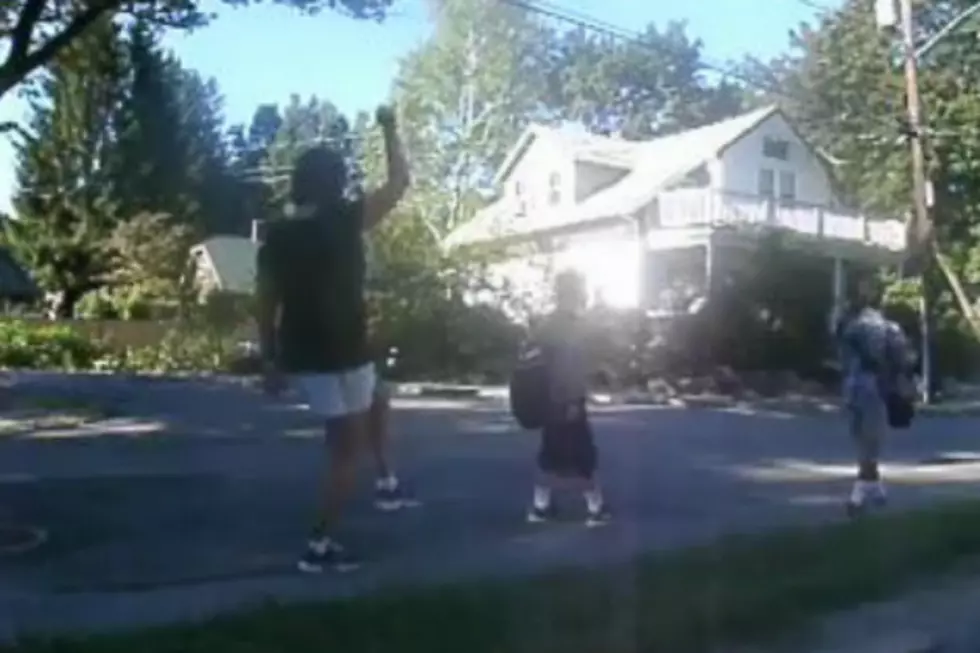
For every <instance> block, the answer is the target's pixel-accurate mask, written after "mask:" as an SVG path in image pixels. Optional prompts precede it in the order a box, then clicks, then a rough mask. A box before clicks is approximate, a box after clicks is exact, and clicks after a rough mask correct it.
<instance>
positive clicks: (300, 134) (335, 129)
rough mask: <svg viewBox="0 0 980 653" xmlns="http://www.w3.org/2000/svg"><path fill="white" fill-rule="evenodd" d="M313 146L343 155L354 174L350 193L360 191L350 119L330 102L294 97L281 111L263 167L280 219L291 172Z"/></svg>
mask: <svg viewBox="0 0 980 653" xmlns="http://www.w3.org/2000/svg"><path fill="white" fill-rule="evenodd" d="M314 145H327V146H329V147H332V148H334V149H336V150H338V151H340V152H341V153H342V154H343V155H344V156H345V158H346V159H347V162H348V170H349V171H350V172H351V178H350V182H351V186H350V190H351V192H352V193H356V192H357V190H358V188H359V180H360V173H359V172H358V165H357V163H358V162H357V157H356V148H355V145H354V136H353V134H352V133H351V128H350V123H349V122H348V121H347V118H345V117H344V115H343V114H342V113H341V112H340V110H339V109H337V107H336V106H334V105H333V104H332V103H330V102H327V101H324V100H320V99H318V98H317V97H315V96H314V97H311V98H310V99H309V100H306V101H304V100H302V99H301V98H300V96H298V95H294V96H293V97H291V98H290V101H289V104H287V105H286V106H285V107H284V108H283V110H282V123H281V124H280V125H279V129H278V130H277V131H276V136H275V139H273V141H272V143H271V144H270V145H269V146H268V154H267V156H266V159H265V162H264V166H263V167H264V169H265V170H264V172H265V179H266V180H267V181H268V184H269V187H270V189H271V205H272V207H273V210H274V211H277V212H278V214H279V215H280V216H281V215H283V213H282V210H283V209H284V208H285V207H286V204H287V201H288V190H289V171H290V170H292V168H293V164H294V163H295V162H296V159H297V158H298V157H299V155H300V154H302V153H303V152H304V151H305V150H307V149H308V148H310V147H313V146H314Z"/></svg>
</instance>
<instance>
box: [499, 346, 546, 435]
mask: <svg viewBox="0 0 980 653" xmlns="http://www.w3.org/2000/svg"><path fill="white" fill-rule="evenodd" d="M549 368H550V365H549V363H548V356H547V355H546V353H545V350H544V348H542V347H538V346H532V347H528V348H526V349H524V350H523V351H522V352H521V354H520V356H519V357H518V360H517V366H516V367H515V368H514V371H513V372H512V373H511V376H510V387H509V391H510V412H511V414H512V415H513V416H514V419H516V420H517V423H518V424H520V425H521V427H522V428H525V429H527V430H529V431H531V430H537V429H540V428H543V427H544V425H545V422H546V420H547V417H548V410H549V405H550V399H549V393H550V383H549Z"/></svg>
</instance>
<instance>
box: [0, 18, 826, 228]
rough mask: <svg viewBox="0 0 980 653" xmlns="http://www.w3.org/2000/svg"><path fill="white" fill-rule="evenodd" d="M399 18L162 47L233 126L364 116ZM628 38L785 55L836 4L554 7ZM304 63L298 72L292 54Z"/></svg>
mask: <svg viewBox="0 0 980 653" xmlns="http://www.w3.org/2000/svg"><path fill="white" fill-rule="evenodd" d="M395 1H396V15H395V16H393V17H391V18H390V19H389V20H388V21H386V22H385V23H383V24H380V25H379V24H374V23H366V22H359V21H352V20H350V19H347V18H344V17H342V16H339V15H337V14H333V13H330V12H324V13H323V14H321V15H319V16H316V17H308V16H301V15H299V14H297V13H296V12H294V11H291V10H289V9H287V8H284V7H282V6H277V5H275V4H271V3H270V4H264V5H259V6H252V7H249V8H246V9H230V8H225V7H220V6H219V5H217V3H216V2H211V0H205V6H206V7H207V8H215V9H217V11H218V14H219V15H218V19H217V20H216V21H215V22H214V23H213V24H212V25H210V26H208V27H206V28H204V29H200V30H197V31H195V32H193V33H190V34H171V35H169V36H168V38H167V42H168V44H169V45H170V46H171V47H172V48H173V49H174V50H175V51H176V52H177V54H178V55H179V56H180V58H181V59H182V60H183V62H184V64H185V65H186V66H188V67H191V68H196V69H197V70H199V71H201V72H202V73H203V74H205V75H207V76H213V77H215V78H216V79H217V80H218V82H219V84H220V85H221V89H222V91H223V93H224V95H225V100H226V115H227V117H228V120H229V122H244V121H247V120H248V118H249V117H250V115H251V113H252V111H253V109H254V108H255V106H256V105H257V104H259V103H262V102H270V101H272V102H275V101H278V102H284V101H286V100H287V99H288V98H289V95H290V94H292V93H299V94H301V95H311V94H316V95H319V96H320V97H324V98H329V99H330V100H331V101H332V102H334V103H335V104H336V105H337V106H338V107H339V108H340V109H341V110H343V111H345V112H354V111H356V110H358V109H370V108H372V107H373V106H375V105H376V104H378V103H379V102H383V101H384V100H385V98H386V96H387V94H388V89H389V84H390V82H391V79H392V78H393V76H394V74H395V72H396V71H397V67H398V62H399V60H400V58H401V57H402V56H404V55H405V54H406V53H408V52H409V51H411V50H412V49H413V48H415V47H416V46H418V45H419V44H420V43H421V42H423V41H424V39H425V38H426V37H427V35H428V33H429V29H430V28H429V24H428V21H427V18H426V10H425V6H424V4H423V3H424V1H425V0H395ZM550 3H551V4H553V5H559V6H562V7H566V8H568V9H570V10H575V11H578V12H580V13H583V14H586V15H589V16H591V17H594V18H598V19H601V20H603V21H605V22H608V23H612V24H615V25H621V26H623V27H624V28H628V29H639V28H640V27H641V26H643V25H645V24H647V23H649V22H651V21H653V22H656V23H657V24H658V25H662V24H665V23H667V22H668V21H671V20H686V21H687V22H688V33H689V34H691V35H693V36H697V37H699V38H701V39H702V41H704V45H705V52H706V55H707V57H708V58H709V59H710V60H711V61H715V62H724V61H726V60H728V59H737V58H741V57H742V56H743V55H745V54H752V55H756V56H759V57H762V58H767V57H770V56H772V55H775V54H777V53H779V52H780V51H782V50H783V49H785V47H786V45H787V33H788V31H789V30H790V29H791V28H793V27H795V26H796V25H797V24H798V23H799V22H800V21H803V20H808V19H810V18H811V17H813V15H814V14H815V9H814V8H813V5H815V4H819V5H823V6H830V5H834V4H837V3H838V2H837V0H815V1H814V2H810V1H806V2H804V0H690V1H688V2H665V1H663V0H652V1H651V0H647V1H646V2H643V1H642V0H550ZM300 53H301V54H302V57H300V58H299V61H300V63H299V65H297V56H296V55H297V54H300ZM24 112H25V107H24V104H23V103H22V102H21V101H20V100H19V99H17V98H14V97H7V98H4V99H3V100H2V101H0V121H2V120H19V119H21V118H23V116H24ZM12 176H13V157H12V153H11V151H10V147H9V144H8V143H7V142H0V209H4V208H6V207H7V206H8V197H9V194H10V190H11V185H12Z"/></svg>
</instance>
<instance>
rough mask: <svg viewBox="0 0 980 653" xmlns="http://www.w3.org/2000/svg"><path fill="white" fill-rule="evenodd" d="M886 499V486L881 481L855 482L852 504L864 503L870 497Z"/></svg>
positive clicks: (852, 491)
mask: <svg viewBox="0 0 980 653" xmlns="http://www.w3.org/2000/svg"><path fill="white" fill-rule="evenodd" d="M870 496H877V497H881V498H884V497H885V484H884V483H882V482H881V481H855V482H854V489H852V490H851V503H856V504H861V503H864V502H865V501H866V500H867V499H868V497H870Z"/></svg>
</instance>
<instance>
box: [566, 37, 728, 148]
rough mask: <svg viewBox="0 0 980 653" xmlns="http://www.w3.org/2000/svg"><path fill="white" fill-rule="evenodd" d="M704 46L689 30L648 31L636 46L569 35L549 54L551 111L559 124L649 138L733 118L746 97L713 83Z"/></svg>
mask: <svg viewBox="0 0 980 653" xmlns="http://www.w3.org/2000/svg"><path fill="white" fill-rule="evenodd" d="M705 71H706V65H705V62H704V60H703V57H702V44H701V41H699V40H696V39H695V40H692V39H691V38H689V37H688V36H687V33H686V28H685V25H684V24H683V23H676V22H674V23H670V24H669V25H668V26H667V28H666V29H665V30H663V31H660V30H658V29H657V28H656V26H655V25H648V26H647V28H646V29H645V31H644V32H643V33H642V35H641V36H640V37H639V38H638V39H636V40H629V41H623V40H622V39H614V38H612V37H609V36H602V35H598V36H597V35H593V34H592V33H590V32H588V31H586V30H583V29H577V30H571V31H568V32H565V33H563V34H560V35H557V37H556V39H555V44H554V49H553V51H552V53H551V62H550V74H549V80H548V81H549V84H548V95H547V104H548V107H549V108H550V109H551V110H552V111H554V112H555V113H556V114H557V115H558V116H559V117H560V118H561V119H563V120H570V121H574V122H579V123H581V124H583V125H585V126H586V127H587V128H588V129H589V130H590V131H592V132H597V133H605V134H608V133H617V134H621V135H622V136H623V137H625V138H631V139H640V138H650V137H652V136H657V135H661V134H669V133H673V132H677V131H681V130H683V129H690V128H692V127H698V126H700V125H703V124H707V123H710V122H715V121H718V120H721V119H723V118H727V117H729V116H731V115H733V114H735V113H738V112H739V110H740V109H742V105H743V102H742V100H743V91H742V89H741V88H740V87H739V86H737V85H734V84H731V83H729V82H726V81H721V82H718V83H717V84H712V83H709V82H708V81H707V80H706V79H705V76H704V73H705Z"/></svg>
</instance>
